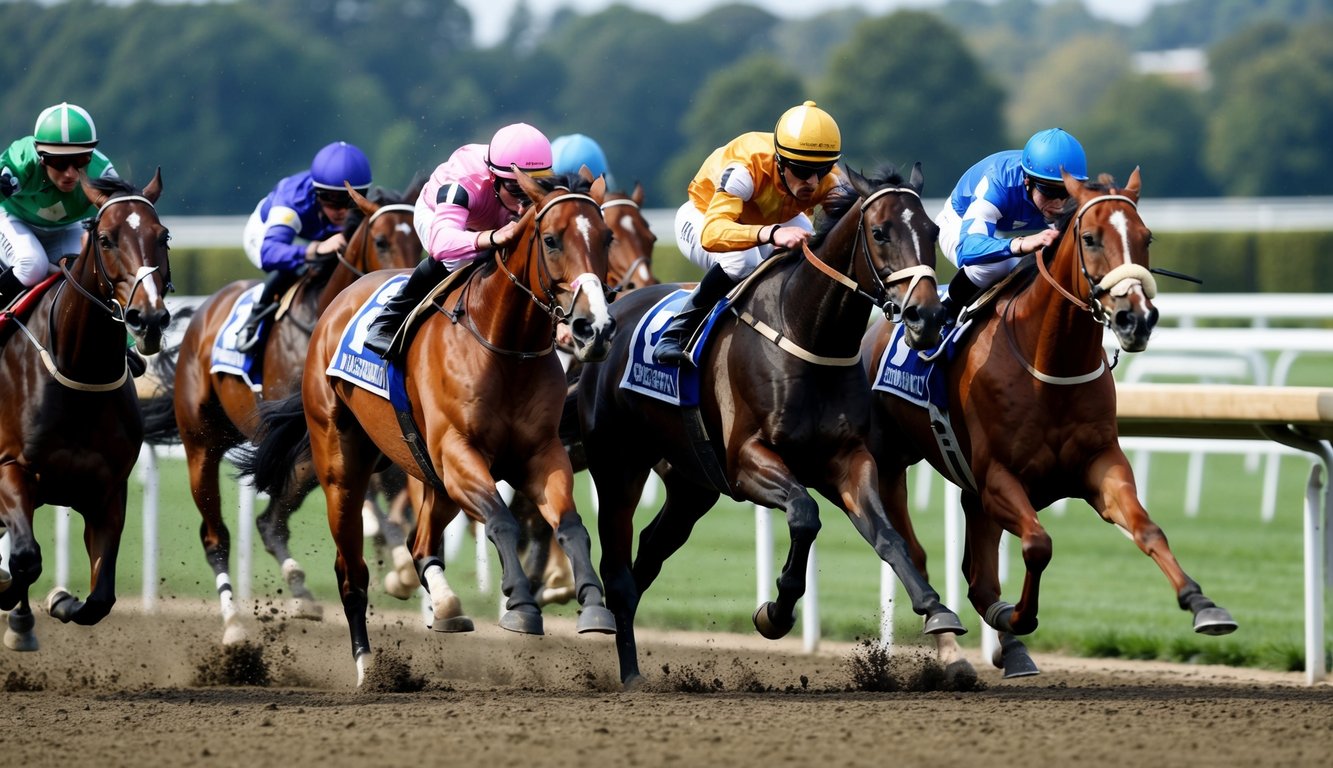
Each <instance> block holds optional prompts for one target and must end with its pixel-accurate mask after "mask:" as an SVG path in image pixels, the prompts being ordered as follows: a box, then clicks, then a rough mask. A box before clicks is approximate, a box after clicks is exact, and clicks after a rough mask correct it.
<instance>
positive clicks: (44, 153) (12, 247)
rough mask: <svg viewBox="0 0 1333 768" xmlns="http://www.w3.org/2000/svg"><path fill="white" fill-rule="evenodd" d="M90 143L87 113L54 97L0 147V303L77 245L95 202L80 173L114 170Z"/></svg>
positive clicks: (92, 128)
mask: <svg viewBox="0 0 1333 768" xmlns="http://www.w3.org/2000/svg"><path fill="white" fill-rule="evenodd" d="M96 146H97V126H96V125H94V124H93V118H92V116H91V115H89V114H88V112H87V111H86V110H84V109H83V108H82V107H76V106H75V105H73V104H69V103H60V104H57V105H55V106H53V107H47V108H46V109H44V110H42V113H41V114H40V115H38V116H37V125H36V126H35V127H34V128H33V131H32V135H31V136H25V137H23V138H21V139H18V140H17V141H15V142H14V143H13V144H10V145H9V149H7V150H5V152H4V154H3V155H0V266H3V267H4V271H3V272H0V308H3V307H5V306H6V305H8V304H9V302H10V301H12V300H13V299H14V298H15V297H16V296H18V294H20V293H22V292H23V290H24V289H25V288H31V287H32V286H34V285H37V284H38V283H40V282H41V281H42V280H43V279H44V278H45V277H46V276H47V275H49V274H51V273H53V272H55V271H56V265H57V264H59V262H60V259H61V258H63V257H64V256H68V255H71V254H77V253H78V252H79V250H80V248H81V247H82V245H83V234H84V233H83V223H84V222H85V221H86V220H88V219H91V218H92V217H93V216H95V215H96V214H97V208H96V206H94V205H93V204H92V203H91V202H89V201H88V197H87V196H86V195H84V193H83V187H82V185H81V183H80V182H81V181H82V180H83V177H84V175H85V174H87V175H88V176H89V177H92V178H103V177H113V178H114V177H116V175H117V174H116V169H115V168H113V167H112V165H111V161H110V160H108V159H107V157H106V155H104V154H102V153H101V152H99V151H98V150H96V149H94V147H96Z"/></svg>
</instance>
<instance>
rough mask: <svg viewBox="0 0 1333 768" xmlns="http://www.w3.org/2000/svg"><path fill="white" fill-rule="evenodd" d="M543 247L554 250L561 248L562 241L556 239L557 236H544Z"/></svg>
mask: <svg viewBox="0 0 1333 768" xmlns="http://www.w3.org/2000/svg"><path fill="white" fill-rule="evenodd" d="M542 245H545V246H546V247H547V248H550V249H552V250H554V249H556V248H559V247H560V241H559V240H557V239H556V237H555V235H542Z"/></svg>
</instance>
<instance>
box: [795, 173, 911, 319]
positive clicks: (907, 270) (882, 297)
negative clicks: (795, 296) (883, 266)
mask: <svg viewBox="0 0 1333 768" xmlns="http://www.w3.org/2000/svg"><path fill="white" fill-rule="evenodd" d="M894 193H900V194H908V195H912V196H913V197H915V198H917V199H918V200H920V199H921V195H920V193H918V192H917V191H916V190H915V189H912V188H911V187H884V188H883V189H879V190H876V191H875V193H874V194H872V195H870V196H869V197H867V198H866V199H865V200H863V201H862V202H861V206H860V211H859V213H860V217H859V218H858V220H857V222H856V243H855V244H854V245H853V246H852V248H853V252H852V261H853V264H855V261H856V256H857V254H858V253H860V254H862V255H863V256H864V257H865V265H866V270H867V271H868V272H869V273H870V274H871V275H873V276H874V279H875V285H874V293H870V292H867V291H866V290H864V289H863V288H862V287H861V284H860V282H858V281H857V280H854V279H852V278H850V277H848V276H847V275H845V274H843V273H842V272H839V271H838V270H836V269H834V268H833V267H831V266H829V265H828V263H827V262H825V261H824V260H823V259H820V258H819V257H818V256H816V255H815V254H814V252H813V251H811V250H810V249H809V248H808V247H804V248H803V250H804V251H805V258H806V260H807V261H809V262H810V263H811V264H813V265H814V266H815V267H816V268H818V269H819V271H820V272H823V273H824V274H825V275H828V276H829V277H830V278H832V279H833V280H834V281H836V282H838V283H840V284H841V285H843V286H846V288H847V289H848V290H850V291H851V292H852V293H854V294H856V295H857V296H861V297H863V298H865V299H866V300H867V301H869V302H870V303H871V304H874V305H875V306H876V307H879V309H880V310H881V311H882V312H884V316H885V317H887V318H888V319H889V320H890V321H892V322H895V323H896V322H899V321H900V320H901V319H902V315H903V307H901V306H899V305H898V304H897V303H896V302H894V301H893V299H892V298H891V297H890V296H889V286H891V285H894V284H896V283H901V282H902V281H904V280H910V281H911V282H910V283H908V285H907V290H906V291H905V292H904V294H903V295H905V296H910V295H912V293H913V292H914V291H915V290H916V286H917V284H918V283H920V282H921V281H922V280H923V279H925V278H927V277H928V278H930V279H931V280H934V279H935V270H934V268H933V267H930V266H927V265H925V264H914V265H912V266H910V267H904V268H903V269H899V270H894V271H892V272H890V273H889V274H887V275H884V274H881V273H880V271H879V270H878V269H876V268H875V264H874V262H873V261H872V260H871V253H870V241H869V240H868V239H867V238H866V226H865V224H866V211H867V210H868V209H869V208H870V206H871V204H872V203H874V202H875V201H876V200H878V199H879V198H881V197H884V196H885V195H889V194H894Z"/></svg>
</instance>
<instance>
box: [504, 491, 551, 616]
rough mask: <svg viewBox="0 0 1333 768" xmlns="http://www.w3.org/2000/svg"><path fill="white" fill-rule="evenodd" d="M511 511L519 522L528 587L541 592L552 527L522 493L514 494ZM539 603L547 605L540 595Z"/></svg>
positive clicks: (520, 548)
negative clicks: (542, 575)
mask: <svg viewBox="0 0 1333 768" xmlns="http://www.w3.org/2000/svg"><path fill="white" fill-rule="evenodd" d="M509 511H510V512H513V513H514V517H515V518H516V519H517V520H518V525H519V529H518V530H519V536H518V549H519V551H520V552H522V553H523V572H524V573H526V574H528V586H529V587H530V588H531V589H532V591H533V592H539V591H540V590H541V579H540V577H539V576H538V574H543V573H545V572H546V564H547V562H548V561H549V560H550V557H549V556H550V553H551V548H550V546H549V542H550V541H551V540H552V539H553V536H552V534H551V526H550V525H548V524H547V522H546V520H544V519H543V518H542V516H541V513H540V512H538V511H537V506H536V505H535V504H533V503H532V500H531V499H529V498H528V495H527V494H526V493H523V492H522V491H517V492H516V493H514V497H513V498H512V499H510V500H509ZM537 602H538V603H540V604H542V605H545V603H543V602H542V600H541V596H540V594H539V595H538V598H537Z"/></svg>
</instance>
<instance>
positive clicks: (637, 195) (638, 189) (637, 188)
mask: <svg viewBox="0 0 1333 768" xmlns="http://www.w3.org/2000/svg"><path fill="white" fill-rule="evenodd" d="M629 199H631V200H633V201H634V204H635V205H643V185H642V184H640V183H639V182H638V181H637V180H636V181H635V182H634V193H633V194H631V195H630V196H629Z"/></svg>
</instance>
